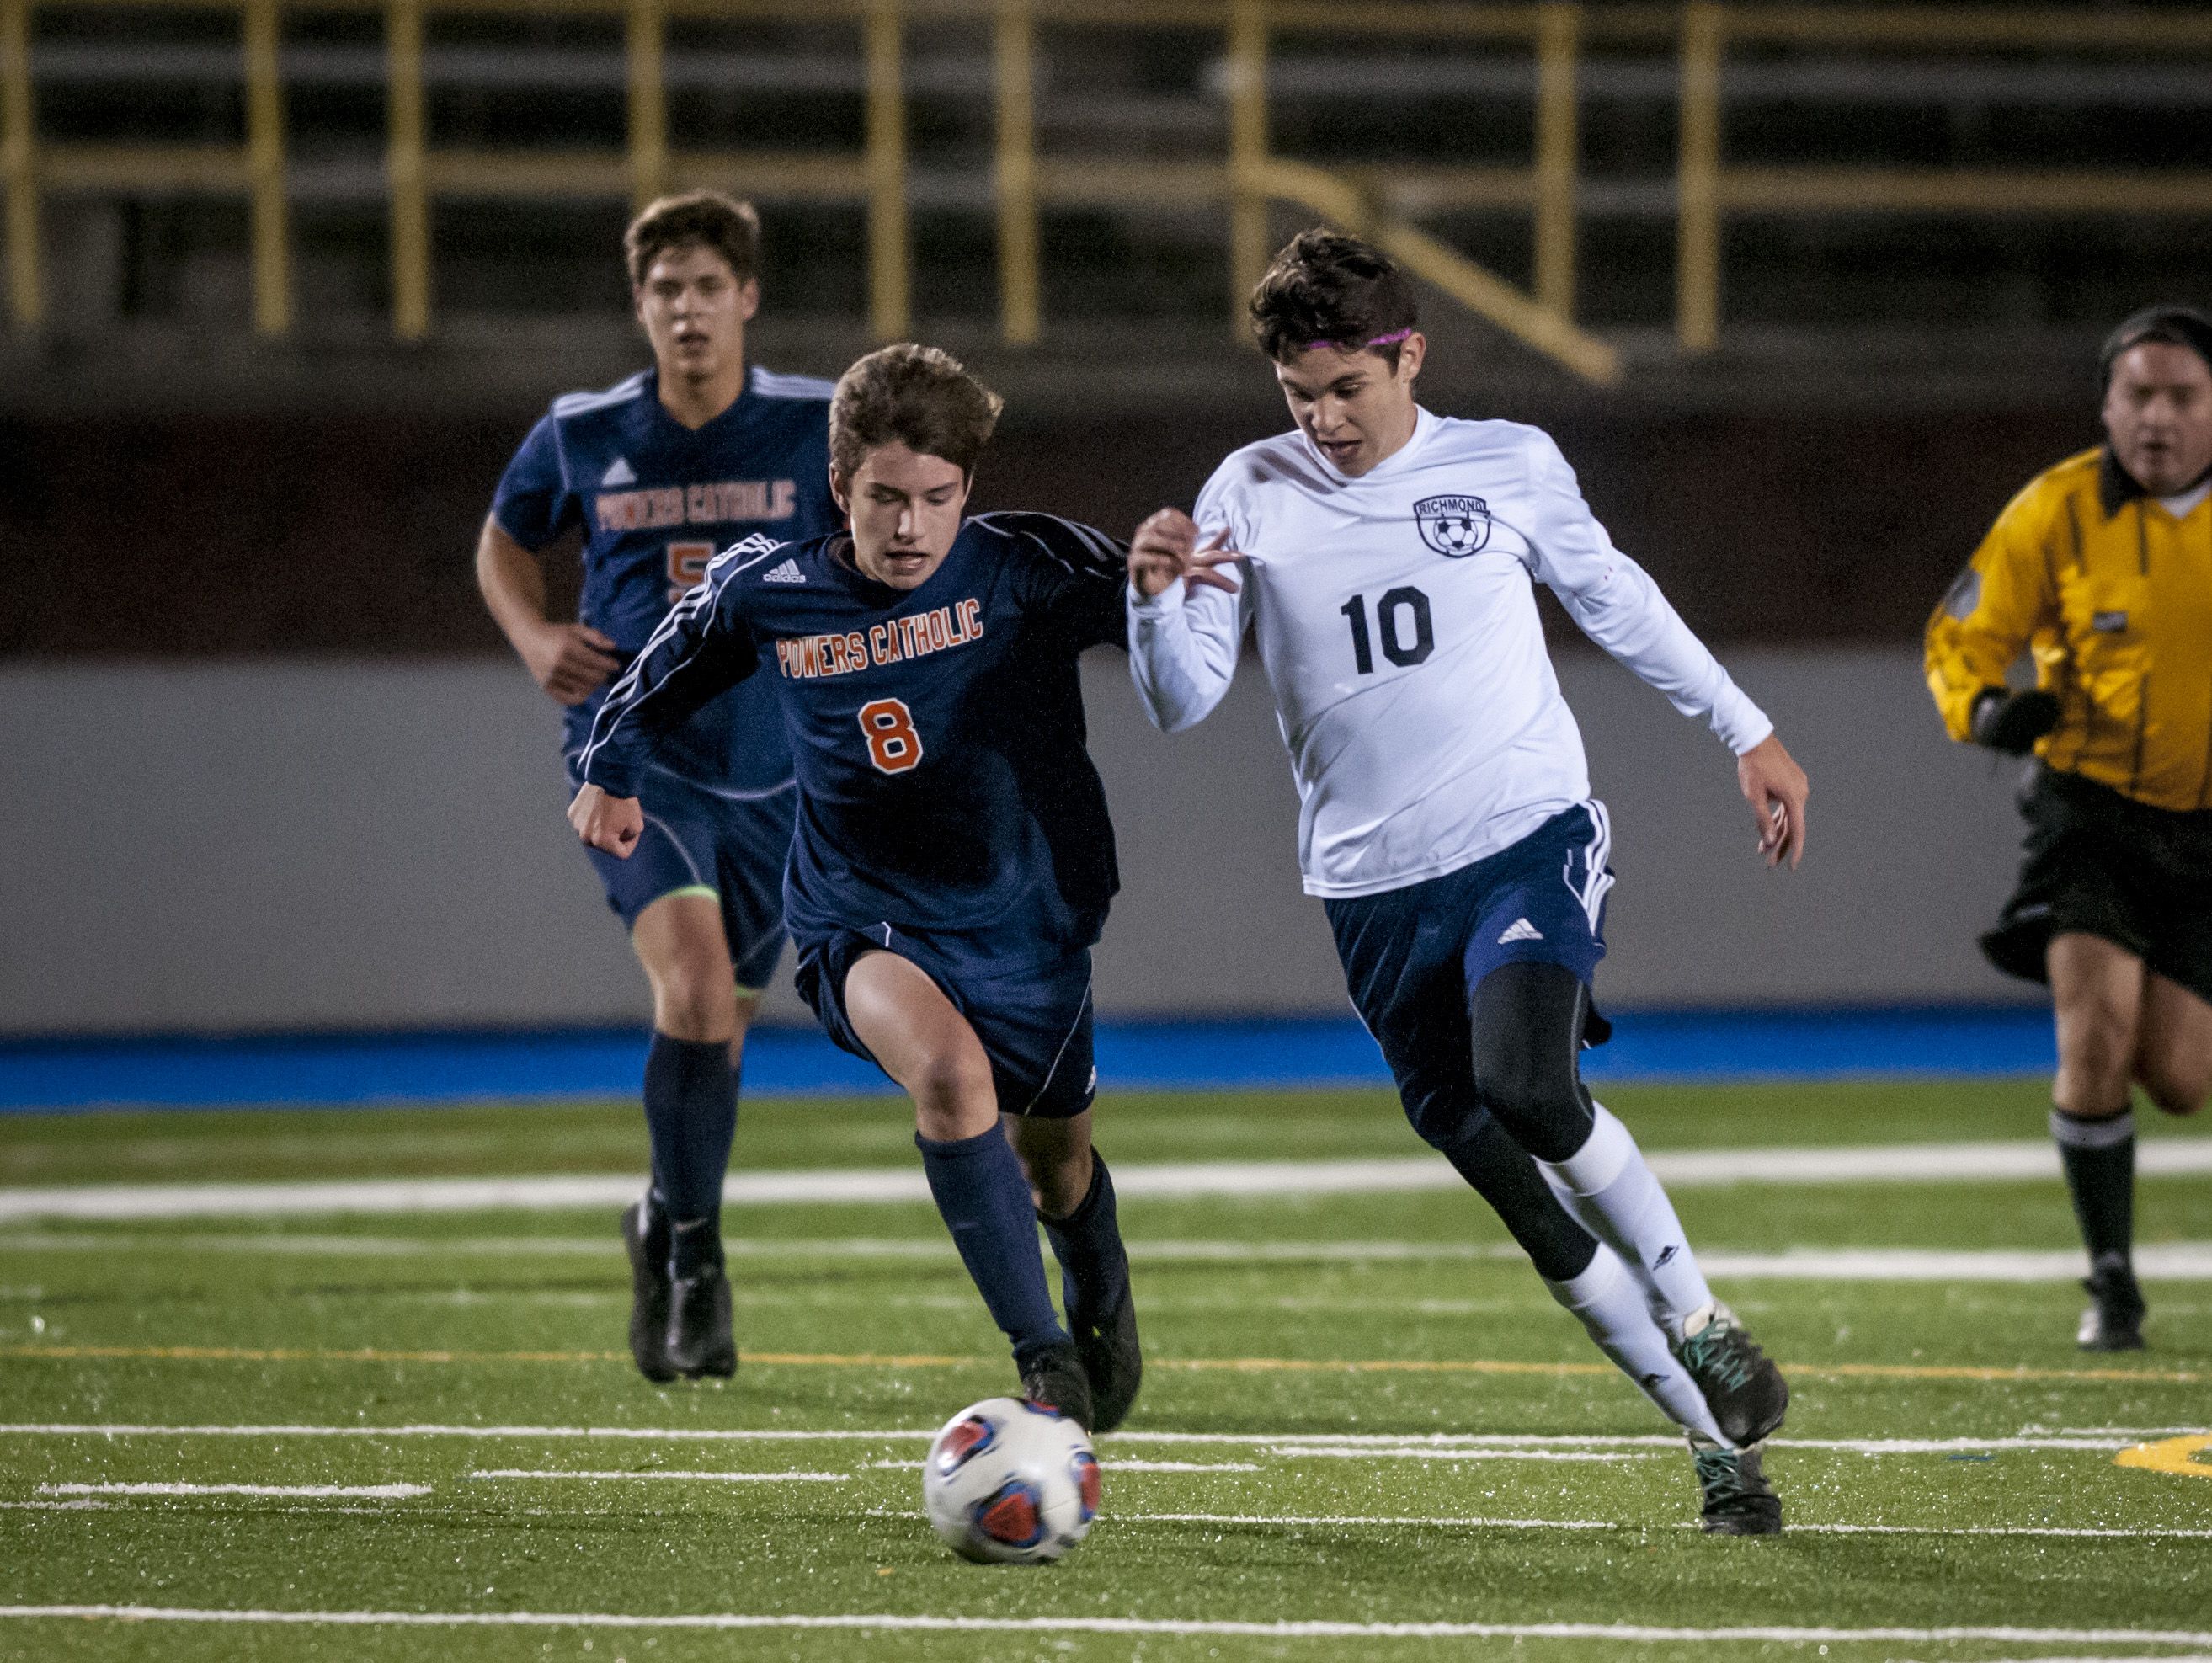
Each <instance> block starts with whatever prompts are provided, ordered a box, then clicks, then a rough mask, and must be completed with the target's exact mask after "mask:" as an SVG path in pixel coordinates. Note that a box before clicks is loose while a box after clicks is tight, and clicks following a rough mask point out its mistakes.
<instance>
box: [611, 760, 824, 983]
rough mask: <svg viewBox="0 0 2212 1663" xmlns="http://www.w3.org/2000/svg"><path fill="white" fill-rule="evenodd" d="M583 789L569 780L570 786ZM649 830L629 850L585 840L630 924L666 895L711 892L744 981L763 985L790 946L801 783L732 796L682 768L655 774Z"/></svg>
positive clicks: (645, 804)
mask: <svg viewBox="0 0 2212 1663" xmlns="http://www.w3.org/2000/svg"><path fill="white" fill-rule="evenodd" d="M578 789H579V786H578V784H577V781H576V780H575V778H574V776H573V775H572V776H570V778H569V780H568V792H569V795H570V796H571V797H572V798H573V797H574V794H575V792H576V791H577V790H578ZM638 802H639V805H640V806H641V808H642V809H643V810H645V831H644V834H643V835H641V836H640V837H639V839H638V840H637V847H635V848H634V849H632V850H631V851H630V853H629V859H627V860H623V859H618V858H617V857H616V856H614V855H611V854H608V853H605V851H603V850H599V849H595V848H592V847H590V846H589V845H588V844H586V846H585V848H584V853H585V855H586V857H587V858H588V859H590V861H591V863H592V869H593V870H594V871H597V872H598V873H599V886H600V887H601V888H602V889H605V891H606V895H607V905H608V906H609V907H612V908H613V909H614V911H615V913H616V915H617V917H619V918H620V919H621V920H622V921H623V925H624V926H626V927H628V928H629V929H633V930H634V929H635V928H636V927H637V915H638V914H639V913H641V912H643V911H644V910H645V909H646V908H647V907H650V906H651V905H653V902H654V901H659V899H660V898H661V897H662V896H664V895H711V896H712V897H714V900H715V901H716V902H718V903H719V904H720V907H721V909H722V935H723V938H725V939H726V941H728V943H729V944H730V963H731V965H732V967H733V968H735V970H736V972H737V983H738V986H739V987H740V988H742V989H744V990H745V991H746V992H759V991H760V990H761V989H762V988H764V987H766V986H768V984H769V978H771V977H772V976H774V975H775V962H776V959H777V958H778V957H779V956H781V953H782V952H783V869H784V865H785V863H786V862H787V860H788V859H790V857H791V828H792V816H793V814H794V813H795V812H796V811H797V809H798V805H799V788H798V786H796V785H795V784H794V785H790V786H785V787H784V788H783V789H782V790H781V791H779V792H770V793H769V794H768V795H766V796H761V797H724V796H721V795H719V794H718V793H716V792H711V791H708V790H707V789H706V788H705V787H704V786H695V785H692V784H690V782H688V781H686V780H678V779H677V778H675V777H674V776H673V775H670V774H653V776H651V778H650V779H648V780H647V782H646V784H645V786H644V788H643V789H642V791H641V792H640V794H639V798H638Z"/></svg>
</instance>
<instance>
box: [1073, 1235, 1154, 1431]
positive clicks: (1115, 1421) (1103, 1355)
mask: <svg viewBox="0 0 2212 1663" xmlns="http://www.w3.org/2000/svg"><path fill="white" fill-rule="evenodd" d="M1068 1326H1070V1327H1071V1328H1073V1329H1074V1330H1075V1349H1076V1350H1077V1351H1078V1352H1079V1354H1080V1355H1081V1356H1082V1358H1083V1372H1084V1374H1085V1375H1086V1376H1088V1377H1089V1379H1090V1381H1091V1411H1092V1413H1093V1415H1094V1416H1095V1417H1096V1418H1095V1419H1093V1420H1092V1421H1091V1422H1090V1423H1089V1429H1090V1430H1091V1431H1093V1432H1111V1431H1112V1430H1113V1429H1115V1427H1117V1426H1119V1425H1121V1423H1122V1422H1123V1421H1125V1420H1127V1419H1128V1418H1129V1406H1130V1405H1132V1404H1133V1403H1135V1402H1136V1400H1137V1387H1139V1385H1141V1384H1143V1382H1144V1378H1145V1354H1144V1351H1143V1350H1142V1349H1141V1348H1140V1347H1139V1344H1138V1342H1137V1300H1136V1296H1135V1295H1134V1294H1133V1293H1132V1292H1131V1291H1130V1290H1129V1285H1128V1283H1127V1279H1126V1272H1125V1277H1124V1280H1123V1282H1122V1284H1121V1303H1120V1304H1119V1305H1116V1306H1115V1308H1114V1313H1113V1314H1112V1315H1111V1316H1109V1317H1108V1318H1107V1319H1106V1320H1105V1321H1103V1322H1100V1323H1092V1322H1079V1321H1076V1320H1074V1319H1073V1316H1071V1318H1070V1320H1069V1322H1068Z"/></svg>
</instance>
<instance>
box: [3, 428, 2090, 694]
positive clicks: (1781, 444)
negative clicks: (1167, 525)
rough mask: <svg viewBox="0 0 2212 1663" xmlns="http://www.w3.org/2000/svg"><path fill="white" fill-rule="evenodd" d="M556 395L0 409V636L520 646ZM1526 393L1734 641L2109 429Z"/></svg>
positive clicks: (1915, 609) (1128, 448)
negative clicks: (529, 441)
mask: <svg viewBox="0 0 2212 1663" xmlns="http://www.w3.org/2000/svg"><path fill="white" fill-rule="evenodd" d="M1260 391H1261V393H1262V394H1263V395H1264V387H1262V388H1261V390H1260ZM1437 404H1438V407H1439V408H1441V409H1443V410H1447V411H1459V410H1472V408H1473V404H1472V400H1471V399H1469V398H1450V397H1447V398H1439V399H1438V400H1437ZM536 413H537V407H535V406H534V405H532V404H520V403H517V404H513V406H512V407H511V408H510V407H507V406H506V405H501V407H499V408H497V409H495V410H489V411H485V410H471V411H469V412H468V413H466V414H459V415H455V414H447V415H437V414H424V413H422V412H421V411H420V410H416V411H415V412H413V413H408V412H404V411H403V412H399V413H389V412H384V413H374V412H365V411H364V412H360V413H356V414H351V415H343V414H341V415H316V414H313V413H312V412H308V411H301V410H289V411H281V412H271V413H264V414H259V415H238V414H231V415H213V416H209V415H199V414H181V413H180V414H174V415H167V416H158V415H147V416H136V417H124V416H116V415H114V414H113V413H112V412H111V413H107V414H104V415H100V416H85V417H72V416H66V415H60V414H54V413H52V412H48V413H45V414H41V413H39V412H37V411H36V410H31V411H28V412H24V411H20V410H19V411H18V412H17V413H15V414H14V415H7V416H0V544H4V546H5V548H6V549H7V559H6V561H5V562H4V563H3V564H0V656H4V657H37V658H76V657H84V656H94V657H125V658H160V659H178V658H194V657H202V656H207V655H216V656H234V655H238V654H268V653H276V654H289V653H302V652H304V653H341V654H347V655H355V656H361V655H366V656H376V657H381V656H387V655H414V654H422V653H432V654H439V653H454V652H495V651H497V650H499V649H500V646H501V643H500V641H499V639H498V636H497V635H496V634H495V631H494V630H493V628H492V626H491V623H490V621H489V619H488V618H487V617H486V616H484V613H483V607H482V605H481V604H479V603H478V601H477V595H476V590H475V585H474V580H473V576H472V574H471V564H470V562H471V554H472V551H473V549H474V546H475V535H476V528H477V525H479V524H480V523H481V521H482V519H483V513H484V510H485V507H486V504H487V503H488V501H489V497H490V493H491V488H492V485H493V483H494V482H495V480H496V479H497V478H498V476H499V473H500V470H501V468H502V467H503V466H504V464H505V463H506V461H507V457H508V455H509V454H510V452H512V451H513V447H514V446H515V445H516V444H517V443H519V442H520V439H521V437H522V435H523V434H524V433H525V432H526V431H527V429H528V428H529V425H530V422H532V419H533V418H534V416H535V415H536ZM1516 413H1523V414H1528V416H1529V419H1534V420H1540V421H1542V422H1545V423H1546V424H1547V425H1548V426H1550V427H1551V428H1553V431H1554V432H1555V433H1556V434H1558V436H1559V440H1560V442H1561V444H1562V446H1563V447H1564V448H1565V451H1566V453H1567V455H1568V457H1569V458H1570V459H1571V460H1572V461H1573V463H1574V464H1575V465H1576V467H1577V470H1578V472H1579V474H1580V476H1581V478H1582V480H1583V486H1584V489H1585V491H1586V493H1587V494H1588V495H1589V498H1590V501H1591V502H1592V504H1593V505H1594V506H1595V508H1596V509H1597V512H1598V513H1599V515H1600V516H1601V518H1602V519H1604V520H1605V521H1606V523H1607V525H1608V526H1609V527H1610V528H1611V530H1612V531H1613V536H1614V538H1615V540H1616V541H1617V542H1618V543H1620V545H1621V546H1622V547H1623V548H1625V549H1628V550H1629V551H1630V552H1631V553H1632V554H1634V555H1636V556H1637V557H1638V559H1640V560H1642V561H1644V564H1645V565H1646V566H1648V567H1650V569H1651V571H1652V572H1653V574H1655V575H1656V577H1657V578H1658V579H1659V580H1660V582H1661V583H1662V586H1665V587H1666V589H1667V591H1668V593H1669V594H1670V595H1671V596H1672V597H1673V598H1674V600H1675V602H1676V604H1678V605H1679V606H1680V609H1681V610H1682V612H1683V613H1684V615H1685V616H1686V617H1687V618H1688V619H1689V620H1690V622H1692V625H1693V626H1695V627H1696V628H1699V630H1700V631H1702V632H1704V633H1705V634H1707V635H1708V636H1709V637H1711V639H1713V640H1718V641H1760V642H1815V641H1850V642H1863V643H1889V644H1893V645H1895V644H1900V643H1903V642H1905V641H1909V640H1912V639H1914V638H1915V637H1916V636H1917V632H1918V630H1919V628H1920V625H1921V622H1922V621H1923V618H1924V617H1925V616H1926V615H1927V612H1928V610H1929V607H1930V606H1932V605H1933V604H1934V603H1935V600H1936V598H1937V597H1938V596H1940V595H1941V594H1942V592H1943V591H1944V590H1945V588H1946V587H1947V586H1948V584H1949V582H1950V580H1951V578H1952V577H1953V575H1954V574H1955V572H1956V571H1957V569H1958V567H1960V565H1961V564H1963V563H1964V561H1965V560H1966V555H1968V554H1969V553H1970V552H1971V551H1972V548H1973V546H1974V543H1975V542H1976V541H1977V540H1978V537H1980V535H1981V532H1982V531H1983V530H1984V528H1985V527H1986V526H1987V525H1988V524H1989V522H1990V519H1992V518H1993V517H1994V516H1995V515H1996V512H1997V510H1998V509H1999V508H2001V507H2002V506H2003V504H2004V503H2005V501H2007V500H2008V498H2009V497H2010V496H2011V495H2012V494H2013V492H2014V491H2015V490H2016V489H2019V487H2020V486H2021V483H2024V482H2025V481H2026V480H2027V478H2028V477H2029V476H2032V475H2033V474H2034V473H2035V472H2036V471H2037V470H2039V469H2040V468H2043V467H2045V466H2047V465H2049V464H2051V462H2053V461H2055V460H2057V458H2060V457H2062V456H2063V455H2065V454H2067V453H2068V452H2070V451H2073V450H2075V449H2078V448H2080V447H2081V446H2084V445H2086V444H2088V443H2090V442H2092V441H2093V439H2094V437H2095V434H2094V429H2093V425H2092V423H2091V422H2090V421H2089V419H2088V418H2089V414H2090V412H2089V410H2088V409H2087V405H2086V404H2085V403H2080V402H2064V403H2059V402H2053V403H2051V404H2034V405H2027V406H2021V407H2017V408H1976V409H1973V410H1966V411H1960V410H1946V409H1939V408H1924V407H1923V408H1919V409H1916V410H1908V411H1888V412H1881V411H1872V410H1868V411H1859V412H1852V411H1848V410H1847V411H1834V410H1830V411H1827V412H1825V413H1823V412H1809V413H1808V412H1801V413H1797V414H1795V415H1788V414H1781V413H1777V412H1774V411H1771V410H1761V409H1748V410H1747V409H1741V408H1739V409H1735V410H1729V411H1699V410H1694V409H1679V408H1677V409H1659V408H1654V407H1650V406H1641V405H1638V404H1635V403H1634V402H1633V401H1619V400H1616V401H1608V402H1607V403H1605V404H1596V403H1593V402H1590V401H1587V400H1577V401H1575V402H1572V403H1570V404H1565V405H1563V406H1560V407H1559V409H1557V410H1537V411H1534V412H1518V411H1516ZM1279 425H1280V418H1279V407H1277V406H1275V405H1273V404H1272V403H1271V402H1270V401H1268V400H1267V399H1266V398H1265V397H1264V396H1262V397H1261V398H1253V399H1247V400H1244V401H1243V402H1240V403H1238V404H1235V405H1233V406H1231V407H1228V408H1226V409H1218V408H1211V407H1194V408H1192V409H1188V410H1185V409H1167V410H1158V411H1155V412H1152V413H1145V412H1141V411H1129V410H1121V409H1115V410H1109V412H1108V413H1106V414H1103V415H1100V416H1091V417H1085V416H1082V415H1080V414H1079V413H1078V414H1073V415H1068V414H1063V415H1060V416H1057V417H1055V418H1054V419H1053V420H1050V421H1026V422H1025V421H1024V420H1021V419H1016V418H1010V420H1009V423H1008V426H1007V428H1006V431H1005V433H1004V434H1002V436H1001V438H1000V441H999V442H998V443H997V444H996V445H995V446H994V449H993V451H992V452H991V454H990V455H989V457H988V458H987V462H986V465H985V467H984V470H983V471H982V474H981V479H980V482H979V485H978V497H977V502H978V506H979V507H1014V506H1019V507H1048V508H1051V509H1054V510H1055V511H1057V512H1060V513H1066V514H1070V515H1073V516H1075V517H1078V518H1082V519H1089V520H1091V521H1093V522H1095V523H1097V524H1098V525H1103V526H1104V527H1106V528H1107V529H1108V530H1110V531H1115V532H1116V533H1118V534H1121V535H1124V536H1126V535H1127V533H1128V532H1129V531H1130V530H1131V529H1132V528H1133V526H1134V525H1135V524H1136V522H1137V521H1138V520H1139V519H1140V518H1142V516H1143V515H1144V514H1145V513H1148V512H1149V511H1150V510H1152V508H1154V507H1158V506H1159V505H1160V504H1161V503H1163V502H1185V503H1187V502H1188V501H1189V500H1190V499H1191V497H1192V496H1193V495H1194V494H1195V493H1196V491H1197V489H1198V487H1199V486H1200V483H1203V481H1204V478H1205V476H1206V472H1207V471H1208V469H1209V467H1210V465H1211V459H1212V458H1218V456H1220V455H1221V454H1222V453H1223V452H1225V451H1227V450H1229V449H1231V448H1232V447H1233V446H1236V445H1237V444H1240V443H1242V442H1244V441H1245V440H1249V439H1253V438H1255V437H1258V436H1260V435H1261V434H1266V433H1268V432H1272V431H1274V430H1275V429H1276V428H1278V427H1279ZM1555 622H1556V620H1555Z"/></svg>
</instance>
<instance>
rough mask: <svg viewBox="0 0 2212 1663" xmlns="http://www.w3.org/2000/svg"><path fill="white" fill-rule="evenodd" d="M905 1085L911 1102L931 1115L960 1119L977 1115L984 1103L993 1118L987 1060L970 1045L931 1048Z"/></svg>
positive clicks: (994, 1102)
mask: <svg viewBox="0 0 2212 1663" xmlns="http://www.w3.org/2000/svg"><path fill="white" fill-rule="evenodd" d="M907 1089H908V1091H909V1092H910V1093H912V1094H913V1096H914V1101H915V1106H916V1107H917V1108H920V1109H921V1110H922V1112H923V1113H924V1114H930V1115H932V1116H934V1117H938V1118H941V1119H945V1120H960V1121H962V1122H963V1123H964V1122H965V1121H967V1120H972V1119H976V1118H979V1117H980V1116H981V1114H982V1113H983V1108H982V1106H983V1105H985V1104H988V1105H989V1110H988V1112H989V1115H990V1116H991V1118H992V1119H993V1120H995V1119H996V1117H997V1114H998V1107H997V1099H996V1096H995V1094H994V1089H993V1086H992V1083H991V1064H990V1061H989V1059H987V1058H986V1057H985V1056H983V1055H982V1053H981V1052H980V1051H977V1050H975V1048H974V1047H947V1048H946V1049H945V1050H942V1051H935V1052H932V1053H930V1054H929V1055H928V1056H927V1057H925V1058H923V1059H922V1060H921V1065H919V1066H918V1067H916V1068H915V1071H914V1072H913V1075H912V1077H910V1078H909V1079H908V1082H907Z"/></svg>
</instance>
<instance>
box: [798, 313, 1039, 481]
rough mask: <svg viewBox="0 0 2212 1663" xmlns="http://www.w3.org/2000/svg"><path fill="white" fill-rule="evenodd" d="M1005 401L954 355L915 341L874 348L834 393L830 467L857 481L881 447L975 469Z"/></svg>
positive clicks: (966, 471) (966, 469)
mask: <svg viewBox="0 0 2212 1663" xmlns="http://www.w3.org/2000/svg"><path fill="white" fill-rule="evenodd" d="M1004 403H1005V401H1004V400H1003V399H1001V398H1000V397H999V395H998V394H997V393H995V392H994V391H991V390H990V388H988V387H987V386H985V385H983V384H982V383H981V381H979V380H977V379H975V377H974V376H973V375H970V374H969V373H968V370H967V367H965V366H964V365H963V364H962V363H961V361H959V360H958V359H957V358H955V357H954V356H953V355H951V353H949V352H945V351H944V350H942V349H939V348H937V347H918V346H916V345H915V344H914V343H912V342H911V341H902V342H901V343H899V344H898V345H896V346H890V347H884V348H882V349H879V350H878V351H875V352H872V353H870V354H869V355H867V356H866V357H865V358H863V359H861V360H860V362H858V363H857V364H854V366H853V367H852V368H850V369H848V370H847V371H846V372H845V373H843V374H842V375H841V376H839V377H838V378H837V390H836V391H835V392H834V393H832V394H831V395H830V396H829V470H830V471H831V472H832V473H834V474H836V476H837V477H838V478H840V479H844V480H849V479H851V478H852V477H853V476H854V475H855V474H857V473H859V472H860V464H862V463H863V462H865V461H866V460H867V457H868V452H870V451H872V450H874V449H875V448H876V447H877V446H879V445H889V444H891V443H894V442H896V443H899V444H902V445H904V446H906V447H907V448H908V450H910V451H912V452H915V454H916V455H917V456H935V457H941V458H944V459H945V461H947V462H950V463H951V464H952V465H953V466H954V467H956V468H957V469H959V470H960V471H961V472H962V473H964V474H972V473H974V472H975V463H976V460H977V458H980V457H981V455H982V454H983V446H986V445H987V444H989V443H990V441H991V432H992V429H993V428H996V427H997V426H998V425H999V411H1000V408H1001V406H1002V405H1003V404H1004Z"/></svg>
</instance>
